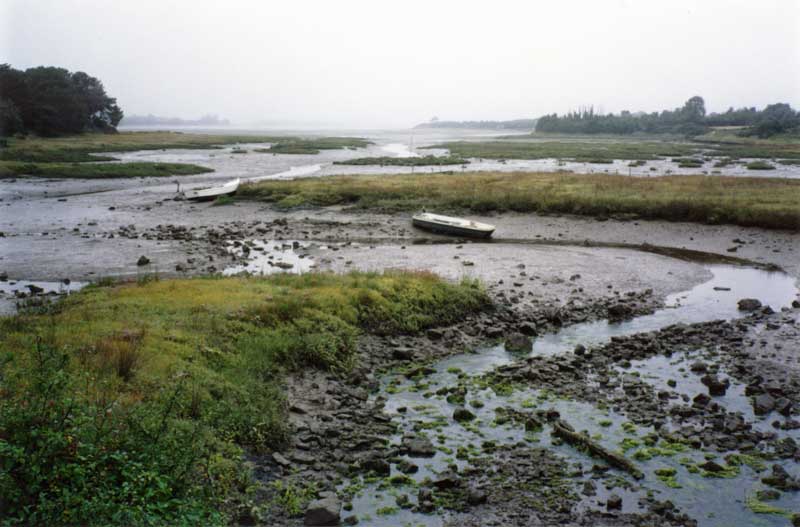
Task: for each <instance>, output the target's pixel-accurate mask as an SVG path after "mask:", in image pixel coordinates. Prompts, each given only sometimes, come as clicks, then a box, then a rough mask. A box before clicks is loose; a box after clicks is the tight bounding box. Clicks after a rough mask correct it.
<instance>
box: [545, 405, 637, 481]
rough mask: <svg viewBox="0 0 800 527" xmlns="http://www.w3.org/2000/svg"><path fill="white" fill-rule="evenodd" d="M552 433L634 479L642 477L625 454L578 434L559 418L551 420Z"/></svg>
mask: <svg viewBox="0 0 800 527" xmlns="http://www.w3.org/2000/svg"><path fill="white" fill-rule="evenodd" d="M553 434H555V435H556V436H557V437H560V438H561V439H563V440H564V441H566V442H567V443H569V444H570V445H573V446H581V447H584V448H585V449H586V450H588V451H589V453H590V454H592V455H594V456H597V457H599V458H603V459H604V460H605V461H606V462H607V463H608V464H609V465H611V466H613V467H616V468H618V469H620V470H624V471H626V472H628V473H629V474H630V475H632V476H633V477H634V478H636V479H642V478H643V477H644V474H642V471H641V470H639V469H638V468H637V467H636V465H635V464H634V463H633V462H631V461H630V460H629V459H628V458H626V457H625V456H622V455H620V454H617V453H616V452H612V451H610V450H608V449H607V448H605V447H604V446H602V445H600V444H599V443H597V442H596V441H593V440H592V439H591V438H590V437H589V436H587V435H584V434H579V433H578V432H575V430H574V429H573V428H572V427H571V426H570V425H569V423H567V422H566V421H562V420H561V419H559V420H557V421H555V422H553Z"/></svg>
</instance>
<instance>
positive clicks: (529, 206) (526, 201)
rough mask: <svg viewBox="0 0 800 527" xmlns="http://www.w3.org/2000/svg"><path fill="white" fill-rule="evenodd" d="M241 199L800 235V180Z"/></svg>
mask: <svg viewBox="0 0 800 527" xmlns="http://www.w3.org/2000/svg"><path fill="white" fill-rule="evenodd" d="M238 195H239V196H240V197H244V198H249V199H256V200H261V201H267V202H273V203H276V204H279V205H281V206H286V207H289V206H291V207H297V206H331V205H349V206H353V207H357V208H362V209H371V210H380V211H386V212H397V211H415V210H419V209H422V208H423V207H424V208H427V209H429V210H442V211H457V212H473V213H478V214H481V213H487V212H505V211H514V212H540V213H541V212H544V213H567V214H581V215H610V214H617V213H620V214H636V215H638V216H640V217H643V218H648V219H662V220H668V221H693V222H701V223H712V224H720V223H729V224H735V225H743V226H754V227H765V228H772V229H790V230H800V208H798V207H797V203H798V202H800V180H792V179H786V178H744V177H724V176H719V177H718V176H715V177H706V176H661V177H650V178H637V177H628V176H618V175H608V174H562V173H547V172H515V173H503V172H466V173H456V174H452V173H451V174H447V173H445V174H425V175H411V174H403V175H392V176H386V175H383V176H335V177H327V178H303V179H296V180H291V181H264V182H259V183H256V184H246V185H242V186H241V187H240V188H239V192H238Z"/></svg>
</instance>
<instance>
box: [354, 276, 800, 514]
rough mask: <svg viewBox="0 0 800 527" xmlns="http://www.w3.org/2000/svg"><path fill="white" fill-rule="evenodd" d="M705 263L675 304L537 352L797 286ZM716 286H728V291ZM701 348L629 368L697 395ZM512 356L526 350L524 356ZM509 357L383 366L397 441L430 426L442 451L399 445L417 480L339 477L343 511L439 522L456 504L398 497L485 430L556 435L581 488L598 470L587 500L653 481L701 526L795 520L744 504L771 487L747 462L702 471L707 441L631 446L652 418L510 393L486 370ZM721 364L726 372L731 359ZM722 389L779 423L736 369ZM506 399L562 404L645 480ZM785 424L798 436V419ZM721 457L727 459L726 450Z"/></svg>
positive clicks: (702, 316) (505, 439)
mask: <svg viewBox="0 0 800 527" xmlns="http://www.w3.org/2000/svg"><path fill="white" fill-rule="evenodd" d="M708 269H709V271H711V273H712V274H713V278H712V279H711V280H709V281H708V282H706V283H704V284H701V285H699V286H697V287H694V288H693V289H691V290H690V291H687V292H684V293H679V294H675V295H671V296H670V297H669V298H668V301H667V306H668V307H666V308H664V309H661V310H659V311H657V312H656V313H654V314H652V315H647V316H642V317H638V318H636V319H634V320H631V321H627V322H623V323H619V324H609V323H607V322H597V323H587V324H579V325H576V326H573V327H569V328H565V329H564V330H563V331H561V332H559V333H557V334H554V335H546V336H543V337H539V338H537V339H536V340H535V342H534V346H533V354H541V353H546V354H553V353H561V352H564V351H568V350H571V349H572V348H573V347H574V345H575V344H576V343H578V342H580V343H583V344H584V345H596V344H601V343H603V342H606V341H609V340H610V339H611V337H613V336H621V335H630V334H634V333H639V332H644V331H652V330H656V329H659V328H662V327H664V326H668V325H671V324H675V323H678V322H682V323H695V322H704V321H709V320H717V319H730V318H735V317H739V316H742V315H743V313H741V312H740V311H738V309H737V307H736V303H737V301H738V300H739V299H740V298H743V297H753V298H758V299H760V300H761V301H762V303H764V304H765V305H770V306H771V307H772V308H773V309H775V310H779V309H780V308H781V307H784V306H787V305H789V304H790V303H791V301H792V300H794V299H795V298H796V294H797V289H796V287H795V285H794V280H793V279H792V278H790V277H788V276H787V275H785V274H782V273H769V272H766V271H760V270H755V269H746V268H741V267H731V266H721V265H713V266H708ZM715 287H716V288H730V291H727V290H724V291H723V290H719V289H714V288H715ZM706 353H708V352H706ZM701 357H702V353H701V352H700V351H697V352H693V353H686V354H676V355H674V356H673V357H672V358H667V357H664V356H656V357H653V358H650V359H647V360H641V361H632V365H631V367H630V368H628V369H625V370H621V371H624V372H626V373H631V372H633V371H638V372H639V375H641V376H642V377H643V378H644V379H645V380H647V381H648V382H650V383H652V384H653V385H654V386H656V388H658V389H661V388H662V387H669V385H668V382H667V381H668V380H670V379H675V380H677V384H676V386H675V387H674V388H669V389H670V390H672V391H677V392H678V393H682V394H685V395H687V396H690V397H692V396H694V395H696V394H697V393H701V392H702V393H707V389H706V387H705V386H703V385H702V383H701V382H700V380H699V378H700V376H699V375H697V374H695V373H692V372H691V371H689V370H690V368H689V366H690V365H691V363H692V362H694V361H695V360H698V359H700V358H701ZM513 358H517V359H518V358H519V356H518V355H517V356H516V357H513ZM511 361H512V356H511V355H510V354H508V353H507V352H506V351H505V350H504V348H503V346H494V347H487V348H484V349H479V350H478V351H477V352H476V353H467V354H462V355H457V356H453V357H449V358H447V359H444V360H442V361H440V362H438V363H436V364H433V365H432V366H431V368H432V373H430V374H429V375H425V376H418V377H415V378H411V379H408V378H406V377H405V376H403V375H402V374H400V373H393V374H389V375H386V376H384V378H383V379H382V381H381V382H382V384H381V388H380V390H379V392H378V394H377V395H376V397H382V398H385V400H386V402H385V407H384V411H385V413H386V414H387V415H389V416H390V417H391V418H392V420H393V421H394V422H395V423H397V424H398V427H399V428H398V433H397V434H396V435H394V436H393V437H392V438H391V442H392V443H393V444H396V445H397V444H400V442H401V440H402V438H403V436H404V435H412V434H413V435H414V436H416V437H421V436H424V437H427V438H428V439H429V440H430V441H431V443H432V444H433V446H434V448H435V450H436V453H435V455H434V456H432V457H413V456H407V455H405V456H402V459H403V460H405V461H407V462H410V463H413V464H415V465H417V466H418V467H419V468H418V471H417V472H415V473H413V474H410V475H409V476H410V477H411V478H412V479H413V481H414V482H415V484H412V485H409V484H400V485H389V484H387V483H386V482H385V481H383V482H376V481H364V480H363V478H361V477H357V478H355V479H354V480H351V481H347V482H345V483H344V484H343V485H341V486H340V487H339V490H340V491H342V492H346V491H347V489H348V487H349V488H350V490H351V491H355V495H354V497H353V499H352V504H353V510H352V511H350V512H347V513H346V515H350V514H355V515H357V516H358V517H359V519H360V520H361V523H362V524H363V523H366V524H368V525H374V526H386V527H389V526H396V525H423V526H426V527H437V526H441V525H443V524H444V522H445V521H446V520H447V517H448V514H449V513H447V512H440V513H435V514H422V513H417V512H413V511H412V510H410V509H403V508H399V507H398V505H397V502H396V499H397V497H398V496H400V495H401V494H406V495H407V496H408V501H409V503H410V504H412V505H413V504H415V503H416V501H417V498H416V496H417V490H418V489H417V484H418V483H420V482H422V481H423V480H424V479H425V478H430V479H436V477H437V474H440V473H443V472H445V471H447V470H448V468H449V467H451V466H456V467H458V469H459V471H460V470H461V469H463V468H465V467H466V466H467V465H468V464H469V460H468V458H469V457H471V456H476V455H478V456H479V455H481V452H482V451H483V449H484V447H485V446H486V445H487V444H488V443H487V442H494V444H496V445H526V444H527V445H530V446H531V447H532V448H533V447H547V448H549V449H552V450H553V451H554V452H556V453H558V454H560V455H562V456H563V457H564V459H565V462H568V463H570V466H571V467H574V468H576V469H579V470H580V472H581V474H583V475H582V476H578V477H577V478H575V480H574V481H575V483H576V491H578V490H580V487H581V485H582V484H583V481H585V480H588V479H592V480H593V481H594V483H595V485H596V495H595V496H591V497H584V498H583V499H582V501H581V502H580V503H579V505H578V507H579V508H581V509H587V508H596V509H603V504H604V502H605V500H606V499H607V497H608V495H610V494H611V493H612V492H613V493H614V494H617V495H619V496H621V497H622V498H623V512H633V511H636V510H637V507H638V504H637V501H638V497H640V496H642V495H644V494H645V493H646V492H652V493H654V496H655V497H656V499H659V500H665V499H669V500H671V501H672V502H673V503H675V504H676V505H678V507H679V508H680V509H681V510H682V511H684V512H687V513H688V514H689V515H690V516H692V517H693V518H695V519H697V520H698V524H699V525H700V526H705V527H723V526H730V525H742V526H744V525H748V526H749V525H764V526H778V525H786V524H787V521H786V518H784V517H782V516H779V515H764V514H761V515H757V514H754V513H752V512H751V511H750V510H749V509H748V508H747V507H746V506H745V500H746V497H747V496H748V495H751V494H752V493H754V492H755V491H756V490H759V489H761V488H763V487H762V486H761V484H760V483H759V479H760V477H761V475H760V474H758V473H757V472H756V471H755V470H754V469H753V468H751V467H749V466H746V465H743V466H741V468H740V473H739V475H738V476H737V477H733V478H727V479H719V478H704V477H702V476H701V475H699V474H697V473H696V469H695V468H694V467H693V465H696V464H698V463H703V462H704V461H706V457H705V456H706V455H710V454H709V453H708V452H703V451H699V450H693V449H691V448H690V447H680V449H679V450H678V448H679V447H675V448H676V451H675V452H671V453H670V454H669V455H665V454H662V455H657V456H652V457H648V456H645V455H640V456H638V457H634V456H633V454H634V452H636V451H637V450H638V449H640V448H642V447H644V446H645V445H646V444H647V443H646V440H645V438H646V436H648V435H649V434H652V433H654V432H655V430H654V429H653V428H651V427H636V426H632V423H628V422H627V420H626V418H625V417H624V415H622V414H618V413H615V412H613V411H610V410H608V409H602V408H598V407H595V406H592V405H591V404H588V403H583V402H578V401H571V400H564V399H558V398H554V397H553V396H552V395H549V394H548V393H546V392H544V391H541V390H535V389H525V390H517V391H514V392H512V393H510V394H505V395H503V394H497V393H495V392H494V391H493V390H492V389H490V388H486V387H485V386H484V385H482V384H480V383H479V382H478V380H479V375H480V374H481V373H485V372H488V371H489V370H491V369H492V368H494V367H497V366H499V365H502V364H505V363H509V362H511ZM720 373H723V374H724V372H723V371H721V372H720ZM457 386H460V387H464V388H466V392H465V393H466V395H465V396H464V404H463V406H464V407H466V408H468V409H469V410H470V411H471V412H472V413H473V414H474V415H475V419H474V420H473V421H471V422H469V423H467V424H466V425H462V424H459V423H457V422H455V421H454V420H453V419H452V415H453V411H454V410H455V409H456V408H457V407H458V406H461V404H460V401H457V400H453V401H452V402H448V400H447V396H448V394H452V393H453V391H452V388H454V387H457ZM437 392H438V393H437ZM714 400H715V401H716V402H719V403H721V404H723V405H724V406H725V407H726V408H727V409H728V410H729V411H732V412H740V413H741V414H742V416H743V417H744V419H745V420H746V421H748V422H750V423H752V424H753V425H754V426H755V427H757V428H759V429H763V430H764V431H766V430H772V428H771V425H770V423H771V420H772V416H768V417H767V418H766V419H763V418H762V419H757V418H756V416H755V415H753V412H752V408H751V406H750V404H749V400H748V398H747V397H746V396H745V394H744V386H743V385H741V384H740V383H737V382H733V380H732V383H731V386H730V387H729V388H728V391H727V392H726V394H725V395H724V396H721V397H715V398H714ZM473 403H476V404H473ZM501 408H506V409H508V408H511V409H514V410H517V411H522V412H532V411H535V410H536V409H555V410H557V411H558V412H559V413H560V414H561V415H563V416H565V417H566V419H567V421H568V422H570V424H572V425H573V426H574V427H575V429H576V430H578V431H584V430H585V431H587V432H588V433H589V435H590V436H592V437H593V438H594V439H595V440H596V441H598V442H599V443H601V444H602V445H603V446H605V447H606V448H608V449H610V450H614V451H622V450H625V449H628V452H626V455H627V456H628V457H629V459H630V458H631V457H634V458H635V459H637V461H636V464H637V466H638V467H639V468H640V469H641V470H642V472H643V473H644V474H645V477H644V479H643V480H642V481H639V482H634V481H633V480H632V479H631V478H630V477H627V476H625V475H624V474H622V473H619V472H615V471H609V472H608V473H607V476H598V475H594V474H593V473H592V470H591V469H592V466H594V465H596V464H602V463H601V462H599V461H598V460H597V459H596V458H591V457H588V456H587V455H585V454H583V453H581V452H580V451H579V450H577V449H575V448H573V447H571V446H568V445H562V444H559V443H560V442H559V441H555V442H554V441H553V438H551V436H550V427H549V426H548V425H547V424H545V425H544V426H543V427H542V428H541V429H540V430H536V431H526V430H525V429H524V427H523V426H522V425H520V424H518V423H515V422H514V421H513V420H512V421H507V420H503V419H502V418H501V419H498V415H500V416H501V417H502V411H501V414H498V413H497V410H498V409H501ZM785 434H786V435H788V436H792V437H794V438H795V439H796V440H800V433H798V431H792V432H785ZM717 460H718V461H719V462H721V463H724V462H723V461H722V460H721V459H720V458H717ZM784 464H785V466H786V468H787V469H788V470H789V472H790V473H797V472H798V465H797V464H794V463H791V462H786V463H784ZM657 469H666V470H670V471H674V477H673V478H672V479H668V478H667V479H664V478H662V479H659V477H657V476H656V474H655V471H656V470H657ZM690 469H691V471H690ZM401 474H402V472H401V471H400V470H399V468H398V466H397V464H392V466H391V476H397V475H401ZM619 476H623V477H624V480H625V481H627V482H628V484H629V485H630V486H628V485H626V484H624V483H623V484H622V486H616V487H615V488H613V490H609V489H608V488H606V485H604V483H605V480H604V478H606V477H608V478H613V479H612V481H613V482H614V483H620V482H622V481H623V480H620V479H619ZM350 485H353V486H350ZM608 487H614V485H608ZM793 499H794V500H796V499H797V496H796V494H794V495H792V493H784V494H783V496H782V497H781V499H780V500H778V501H776V502H771V504H774V505H775V506H777V507H782V508H784V509H787V510H792V509H793V508H796V504H792V503H791V500H793Z"/></svg>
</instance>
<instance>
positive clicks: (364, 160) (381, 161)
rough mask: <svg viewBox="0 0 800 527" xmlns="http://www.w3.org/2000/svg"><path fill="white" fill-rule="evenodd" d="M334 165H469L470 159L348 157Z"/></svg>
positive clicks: (445, 157)
mask: <svg viewBox="0 0 800 527" xmlns="http://www.w3.org/2000/svg"><path fill="white" fill-rule="evenodd" d="M333 164H334V165H376V166H397V167H421V166H448V165H468V164H469V159H464V158H461V157H453V156H432V155H428V156H420V157H388V156H383V157H359V158H356V159H347V160H345V161H334V162H333Z"/></svg>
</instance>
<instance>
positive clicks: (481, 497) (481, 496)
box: [467, 487, 487, 505]
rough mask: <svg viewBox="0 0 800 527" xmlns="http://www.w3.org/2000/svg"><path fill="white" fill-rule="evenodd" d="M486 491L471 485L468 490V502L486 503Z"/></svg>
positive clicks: (475, 503)
mask: <svg viewBox="0 0 800 527" xmlns="http://www.w3.org/2000/svg"><path fill="white" fill-rule="evenodd" d="M486 499H487V496H486V493H485V492H484V491H482V490H481V489H479V488H476V487H470V489H469V490H468V491H467V503H469V504H470V505H482V504H484V503H486Z"/></svg>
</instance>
